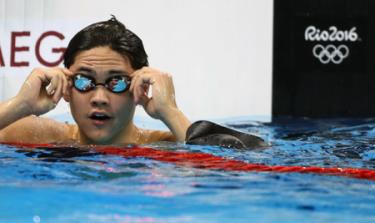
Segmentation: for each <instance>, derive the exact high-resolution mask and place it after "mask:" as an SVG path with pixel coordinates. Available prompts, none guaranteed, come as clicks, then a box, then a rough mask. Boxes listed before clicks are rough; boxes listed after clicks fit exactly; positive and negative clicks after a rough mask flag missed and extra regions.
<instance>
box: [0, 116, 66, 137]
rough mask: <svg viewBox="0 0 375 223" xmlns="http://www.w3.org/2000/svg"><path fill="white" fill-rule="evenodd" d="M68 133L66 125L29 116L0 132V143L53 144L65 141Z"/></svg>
mask: <svg viewBox="0 0 375 223" xmlns="http://www.w3.org/2000/svg"><path fill="white" fill-rule="evenodd" d="M67 132H68V127H67V125H66V124H63V123H59V122H57V121H54V120H52V119H48V118H41V117H37V116H28V117H25V118H22V119H20V120H18V121H16V122H14V123H12V124H11V125H9V126H7V127H6V128H4V129H2V130H0V141H1V142H5V143H9V142H18V143H51V142H57V141H62V140H64V139H65V138H66V136H67Z"/></svg>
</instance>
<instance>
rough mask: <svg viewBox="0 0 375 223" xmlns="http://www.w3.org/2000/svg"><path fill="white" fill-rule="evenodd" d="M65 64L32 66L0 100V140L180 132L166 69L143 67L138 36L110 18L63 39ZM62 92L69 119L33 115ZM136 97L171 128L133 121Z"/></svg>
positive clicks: (157, 137)
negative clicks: (156, 128) (22, 80)
mask: <svg viewBox="0 0 375 223" xmlns="http://www.w3.org/2000/svg"><path fill="white" fill-rule="evenodd" d="M64 65H65V67H66V68H51V69H47V68H39V69H34V70H33V71H32V72H31V74H30V75H29V76H28V78H27V79H26V81H25V83H24V84H23V86H22V87H21V90H20V91H19V93H18V94H17V96H15V97H14V98H11V99H9V100H8V101H6V102H4V103H2V104H1V105H0V129H1V130H0V141H1V142H24V143H54V142H60V143H64V142H76V143H80V144H128V143H134V144H143V143H150V142H155V141H165V140H168V141H171V140H177V141H184V140H185V135H186V130H187V128H188V127H189V126H190V122H189V120H188V119H187V118H186V117H185V115H184V114H183V113H182V112H181V111H180V110H179V109H178V107H177V105H176V102H175V95H174V87H173V82H172V78H171V76H170V75H168V74H166V73H164V72H161V71H158V70H156V69H153V68H150V67H148V61H147V55H146V52H145V50H144V48H143V44H142V41H141V39H139V37H138V36H136V35H135V34H134V33H132V32H131V31H130V30H128V29H126V28H125V26H124V25H123V24H122V23H120V22H119V21H117V20H116V18H114V17H113V18H112V19H110V20H108V21H104V22H99V23H95V24H92V25H90V26H88V27H86V28H85V29H83V30H81V31H80V32H78V33H77V34H76V35H75V36H74V37H73V38H72V40H71V41H70V43H69V45H68V47H67V50H66V52H65V55H64ZM148 91H151V93H152V97H148V93H149V92H148ZM61 98H64V99H65V100H66V101H67V102H69V104H70V108H71V113H72V115H73V118H74V120H75V122H76V124H75V125H69V124H65V123H59V122H57V121H54V120H51V119H47V118H41V117H38V116H39V115H42V114H44V113H47V112H48V111H50V110H52V109H53V108H54V107H55V106H56V104H57V103H58V102H59V101H60V99H61ZM137 105H141V106H143V108H144V110H145V111H146V112H147V114H149V115H150V116H151V117H153V118H155V119H159V120H161V121H163V122H164V123H165V124H166V125H167V126H168V128H169V129H170V130H171V132H163V131H152V130H143V129H140V128H138V127H137V126H135V125H134V123H133V116H134V111H135V107H136V106H137Z"/></svg>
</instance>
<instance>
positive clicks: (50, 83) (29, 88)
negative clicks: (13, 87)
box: [16, 67, 71, 115]
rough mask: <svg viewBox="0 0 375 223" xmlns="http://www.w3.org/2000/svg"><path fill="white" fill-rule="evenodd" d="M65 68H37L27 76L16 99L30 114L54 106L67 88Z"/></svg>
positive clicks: (42, 111)
mask: <svg viewBox="0 0 375 223" xmlns="http://www.w3.org/2000/svg"><path fill="white" fill-rule="evenodd" d="M68 75H71V72H70V71H69V70H68V69H65V68H57V67H56V68H50V69H47V68H45V69H44V68H37V69H34V70H33V71H32V72H31V74H30V75H29V76H28V77H27V79H26V81H25V83H24V84H23V85H22V87H21V90H20V91H19V92H18V94H17V96H16V99H17V100H18V101H20V103H22V104H25V105H26V108H27V109H29V113H30V114H34V115H42V114H44V113H46V112H48V111H50V110H52V109H53V108H55V107H56V105H57V103H58V102H59V101H60V99H61V97H62V96H63V94H65V92H66V91H67V88H68V79H67V76H68Z"/></svg>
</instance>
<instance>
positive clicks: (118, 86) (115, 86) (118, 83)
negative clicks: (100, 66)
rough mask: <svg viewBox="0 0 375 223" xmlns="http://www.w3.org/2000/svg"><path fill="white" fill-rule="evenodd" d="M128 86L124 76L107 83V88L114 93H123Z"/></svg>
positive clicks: (113, 78)
mask: <svg viewBox="0 0 375 223" xmlns="http://www.w3.org/2000/svg"><path fill="white" fill-rule="evenodd" d="M128 85H129V83H128V78H127V77H125V76H115V77H112V78H110V79H109V80H108V81H107V86H108V88H109V89H111V91H113V92H116V93H119V92H123V91H125V90H126V89H127V87H128Z"/></svg>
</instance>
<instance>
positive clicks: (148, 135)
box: [141, 129, 176, 143]
mask: <svg viewBox="0 0 375 223" xmlns="http://www.w3.org/2000/svg"><path fill="white" fill-rule="evenodd" d="M141 132H142V137H141V138H142V142H141V143H152V142H160V141H169V142H175V141H176V137H175V136H174V135H173V134H172V133H171V132H168V131H160V130H148V129H142V130H141Z"/></svg>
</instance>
